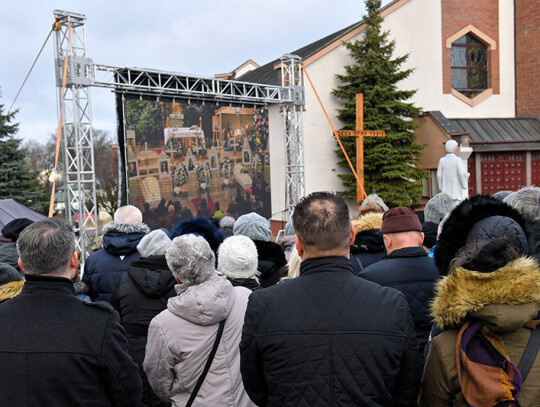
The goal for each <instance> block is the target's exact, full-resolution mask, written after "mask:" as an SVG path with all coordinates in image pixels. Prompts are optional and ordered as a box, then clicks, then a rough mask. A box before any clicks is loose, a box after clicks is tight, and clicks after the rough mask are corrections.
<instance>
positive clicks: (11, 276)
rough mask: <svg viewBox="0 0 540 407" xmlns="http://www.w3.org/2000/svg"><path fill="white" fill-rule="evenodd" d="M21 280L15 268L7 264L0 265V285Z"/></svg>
mask: <svg viewBox="0 0 540 407" xmlns="http://www.w3.org/2000/svg"><path fill="white" fill-rule="evenodd" d="M22 280H23V278H22V277H21V275H20V274H19V272H18V271H17V270H16V269H15V267H13V266H10V265H9V264H7V263H0V285H4V284H7V283H10V282H12V281H22Z"/></svg>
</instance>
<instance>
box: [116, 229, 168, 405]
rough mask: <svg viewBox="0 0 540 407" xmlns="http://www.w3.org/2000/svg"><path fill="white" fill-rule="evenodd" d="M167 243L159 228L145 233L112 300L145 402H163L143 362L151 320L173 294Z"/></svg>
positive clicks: (158, 403)
mask: <svg viewBox="0 0 540 407" xmlns="http://www.w3.org/2000/svg"><path fill="white" fill-rule="evenodd" d="M170 245H171V239H169V236H167V234H166V233H165V232H164V231H163V230H161V229H158V230H154V231H152V232H150V233H148V234H147V235H145V236H144V237H143V238H142V239H141V241H140V242H139V244H138V245H137V251H138V252H139V254H140V255H141V258H140V259H139V260H137V261H134V262H133V263H131V264H130V265H129V268H128V271H127V273H124V275H123V276H122V279H121V280H120V283H119V284H118V287H117V289H116V291H115V293H114V294H113V297H112V300H111V304H112V305H113V306H114V307H115V308H116V310H117V311H118V313H119V314H120V317H121V319H122V326H123V327H124V329H125V330H126V337H127V340H128V342H129V354H130V355H131V357H132V358H133V361H134V362H135V363H136V364H137V365H138V366H139V374H140V375H141V380H142V383H143V399H142V401H143V404H142V405H144V406H154V407H157V406H163V405H164V404H163V403H162V402H161V401H160V400H159V399H158V398H157V397H156V395H155V394H154V392H153V391H152V388H151V387H150V384H149V383H148V379H147V378H146V375H145V373H144V371H143V368H142V364H143V361H144V354H145V347H146V341H147V334H148V326H149V325H150V321H152V318H154V317H155V316H156V315H157V314H159V313H160V312H161V311H163V310H164V309H165V308H166V307H167V300H168V299H169V298H171V297H174V295H175V291H174V286H175V284H176V281H175V280H174V278H173V276H172V273H171V271H170V270H169V266H168V265H167V260H166V259H165V252H166V251H167V249H168V248H169V246H170Z"/></svg>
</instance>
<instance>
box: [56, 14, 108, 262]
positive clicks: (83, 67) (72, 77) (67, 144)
mask: <svg viewBox="0 0 540 407" xmlns="http://www.w3.org/2000/svg"><path fill="white" fill-rule="evenodd" d="M55 17H56V21H57V23H58V24H57V25H56V27H57V31H56V47H55V51H56V52H55V54H56V79H57V86H58V103H59V106H58V107H59V115H61V117H62V118H63V120H62V143H63V150H64V151H63V153H64V154H63V163H62V164H63V165H62V166H63V182H64V188H65V197H66V198H65V199H66V202H65V205H66V208H65V216H66V218H67V219H68V220H69V221H71V222H73V221H76V223H74V228H75V233H76V235H77V249H78V251H79V252H80V253H81V261H83V262H84V259H85V258H86V257H87V255H88V248H89V246H90V239H91V238H93V237H94V236H97V232H98V230H97V216H98V213H97V212H98V211H97V208H98V205H97V197H96V178H95V172H94V168H95V166H94V143H93V137H92V111H91V100H90V88H89V86H88V85H89V84H91V77H90V73H91V72H90V70H89V64H90V62H91V61H90V60H89V59H88V58H87V47H86V26H85V20H86V18H85V16H84V15H81V14H76V13H68V12H65V11H60V10H55ZM70 26H71V30H70V29H69V28H70ZM66 57H67V58H68V70H67V75H66V86H65V89H62V82H63V67H64V62H65V58H66Z"/></svg>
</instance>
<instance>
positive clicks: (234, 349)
mask: <svg viewBox="0 0 540 407" xmlns="http://www.w3.org/2000/svg"><path fill="white" fill-rule="evenodd" d="M166 258H167V263H168V265H169V268H170V269H171V271H172V273H173V275H174V277H175V278H176V279H177V280H178V281H179V282H180V281H181V284H178V285H176V287H175V289H176V293H177V296H176V297H172V298H170V299H169V302H168V305H167V309H166V310H165V311H163V312H161V313H160V314H159V315H158V316H156V317H155V318H154V319H153V320H152V322H151V323H150V328H149V331H148V343H147V346H146V356H145V359H144V365H143V366H144V370H145V372H146V374H147V376H148V381H149V382H150V385H151V386H152V388H153V389H154V391H155V393H156V395H157V396H158V397H159V398H160V399H162V400H163V401H165V402H167V403H171V404H172V405H173V406H185V405H186V403H187V401H188V400H189V398H190V396H191V392H192V391H193V389H194V387H195V385H196V383H197V381H198V379H199V377H200V376H201V373H202V371H203V369H204V366H205V364H206V362H207V360H208V356H209V354H210V351H211V349H212V347H213V345H214V342H215V339H216V335H217V331H218V327H219V324H220V322H221V321H222V320H224V319H225V325H224V330H223V336H222V337H221V340H220V342H219V346H218V348H217V352H216V355H215V357H214V359H213V361H212V364H211V366H210V370H209V371H208V374H207V375H206V378H205V380H204V382H203V384H202V386H201V388H200V390H199V392H198V394H197V397H196V398H195V400H194V403H193V405H195V406H231V407H232V406H235V407H236V406H240V407H242V406H252V405H253V403H252V402H251V400H250V399H249V397H248V395H247V394H246V392H245V390H244V386H243V384H242V377H241V375H240V353H239V342H240V336H241V333H242V325H243V322H244V314H245V311H246V306H247V302H248V297H249V295H250V293H251V291H250V290H248V289H247V288H244V287H233V286H232V285H231V283H230V282H229V281H227V279H225V278H224V277H220V276H218V275H217V274H216V272H215V269H214V264H215V257H214V253H213V252H212V249H211V248H210V246H209V244H208V243H207V242H206V241H205V240H204V239H203V238H202V237H200V236H195V235H183V236H179V237H176V238H175V239H174V240H173V241H172V244H171V246H170V247H169V249H168V250H167V254H166Z"/></svg>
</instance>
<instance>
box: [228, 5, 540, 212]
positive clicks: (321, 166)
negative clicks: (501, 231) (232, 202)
mask: <svg viewBox="0 0 540 407" xmlns="http://www.w3.org/2000/svg"><path fill="white" fill-rule="evenodd" d="M380 13H381V15H382V16H383V17H384V22H383V29H384V30H388V31H389V32H390V38H391V39H395V41H396V48H395V51H394V57H396V56H401V55H404V54H409V59H408V60H407V62H406V64H405V65H404V66H403V68H404V69H405V68H413V69H414V72H413V73H412V74H411V75H410V76H409V77H408V78H407V79H405V80H403V81H402V82H400V83H399V84H398V86H399V87H402V88H403V89H417V93H416V94H415V96H414V97H413V100H412V101H413V102H414V104H415V105H416V106H418V107H420V108H421V109H422V113H421V115H420V117H418V118H417V119H415V120H417V121H418V123H419V128H418V130H417V134H418V143H421V144H426V145H427V147H426V149H425V150H424V152H423V155H422V158H423V161H422V164H421V166H422V168H425V169H426V170H428V173H429V174H430V175H429V177H428V178H427V179H426V180H424V181H423V186H424V200H423V202H426V201H427V200H428V199H429V198H430V197H431V196H433V195H434V194H436V193H437V192H438V186H437V180H436V169H437V165H438V161H439V159H440V158H441V157H442V156H444V155H445V150H444V143H445V142H446V141H448V140H450V139H455V140H456V141H458V143H459V145H460V151H459V154H460V156H461V158H462V159H463V160H464V161H465V162H466V165H467V167H468V169H469V172H470V174H471V175H470V178H469V193H470V194H475V193H493V192H496V191H498V190H517V189H519V188H521V187H523V186H526V185H540V120H539V118H540V63H539V62H540V61H539V55H540V7H538V0H395V1H392V2H390V3H388V4H386V5H385V6H384V7H383V8H382V9H381V11H380ZM364 29H365V25H364V24H363V22H362V21H359V22H358V23H355V24H353V25H351V26H349V27H345V28H343V29H342V30H340V31H337V32H335V33H333V34H330V35H328V36H327V37H325V38H322V39H319V40H317V41H315V42H313V43H311V44H308V45H306V46H304V47H302V48H300V49H298V50H296V51H292V52H290V53H291V54H295V55H299V56H300V57H302V59H303V62H304V64H305V66H306V69H307V70H308V72H309V74H310V77H311V78H312V80H313V82H314V84H315V86H316V88H317V92H318V93H319V95H320V96H321V99H322V102H323V104H324V105H325V107H326V110H327V111H328V112H329V114H330V115H331V120H332V122H333V123H334V126H335V127H336V128H340V127H341V123H340V122H339V120H338V119H337V117H336V109H337V108H339V103H338V101H337V100H336V99H335V97H334V96H333V95H332V94H331V92H332V89H334V88H336V87H337V86H338V82H337V80H336V74H339V73H344V69H343V67H344V66H345V65H346V64H350V63H351V62H352V61H351V58H350V57H349V55H348V52H347V50H346V49H345V47H344V46H343V42H344V41H354V40H356V39H359V38H361V37H362V35H363V30H364ZM285 51H288V50H284V53H285ZM244 72H245V71H244ZM244 72H243V73H242V75H241V76H238V77H236V79H238V80H242V81H247V82H257V83H267V84H278V82H279V77H280V72H279V59H276V60H274V61H271V62H269V63H267V64H265V65H262V66H260V67H258V68H255V69H253V70H251V71H249V72H247V73H244ZM305 85H306V88H305V101H306V104H305V110H304V113H303V124H304V155H305V184H306V185H305V186H306V193H310V192H313V191H317V190H330V191H340V190H342V189H343V187H342V185H341V181H340V180H339V178H338V177H337V174H338V173H339V172H340V171H341V169H340V168H338V166H337V159H336V156H335V154H334V150H335V149H336V144H335V141H334V139H333V137H332V133H331V130H330V127H329V125H328V123H327V122H326V119H325V117H324V115H323V113H322V111H321V109H320V106H319V104H318V102H317V100H316V98H315V95H314V93H313V91H312V89H311V88H310V87H309V85H308V84H307V81H306V83H305ZM269 118H270V156H271V160H272V162H276V163H283V162H284V150H285V149H284V144H283V135H282V131H283V130H282V124H281V123H282V119H281V117H280V115H279V108H278V107H272V106H271V107H269ZM282 167H283V166H279V165H274V166H272V168H271V183H272V192H273V193H272V208H273V212H274V213H278V212H279V211H280V210H282V209H284V203H285V197H284V193H285V192H284V191H285V187H284V185H283V184H284V182H285V181H284V179H285V176H284V168H282ZM275 220H278V219H275Z"/></svg>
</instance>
